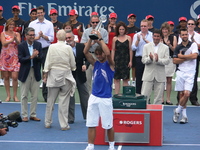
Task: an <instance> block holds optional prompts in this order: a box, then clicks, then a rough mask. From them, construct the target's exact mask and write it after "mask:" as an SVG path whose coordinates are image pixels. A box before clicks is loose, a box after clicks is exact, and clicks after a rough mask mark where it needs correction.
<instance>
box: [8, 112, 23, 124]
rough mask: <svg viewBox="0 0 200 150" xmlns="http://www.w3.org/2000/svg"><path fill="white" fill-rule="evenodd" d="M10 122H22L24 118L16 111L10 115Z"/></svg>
mask: <svg viewBox="0 0 200 150" xmlns="http://www.w3.org/2000/svg"><path fill="white" fill-rule="evenodd" d="M8 120H11V121H17V122H22V118H21V116H20V112H19V111H14V112H12V113H10V114H8Z"/></svg>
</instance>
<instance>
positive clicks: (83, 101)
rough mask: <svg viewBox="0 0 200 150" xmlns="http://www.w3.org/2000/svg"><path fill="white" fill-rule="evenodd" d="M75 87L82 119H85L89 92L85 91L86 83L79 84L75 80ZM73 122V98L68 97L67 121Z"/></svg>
mask: <svg viewBox="0 0 200 150" xmlns="http://www.w3.org/2000/svg"><path fill="white" fill-rule="evenodd" d="M76 85H77V90H78V93H79V98H80V103H81V110H82V114H83V119H86V116H87V107H88V99H89V92H88V89H87V85H86V83H81V82H80V81H79V80H78V78H76ZM74 120H75V96H73V97H70V103H69V114H68V121H69V122H70V121H73V122H74Z"/></svg>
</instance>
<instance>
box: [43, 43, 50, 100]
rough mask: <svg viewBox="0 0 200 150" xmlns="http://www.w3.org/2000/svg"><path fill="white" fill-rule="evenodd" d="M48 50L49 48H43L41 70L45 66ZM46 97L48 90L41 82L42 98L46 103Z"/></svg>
mask: <svg viewBox="0 0 200 150" xmlns="http://www.w3.org/2000/svg"><path fill="white" fill-rule="evenodd" d="M48 48H49V47H45V48H43V49H42V68H43V69H44V64H45V60H46V56H47V52H48ZM47 95H48V89H47V87H46V83H44V82H43V85H42V96H43V98H44V101H45V102H47Z"/></svg>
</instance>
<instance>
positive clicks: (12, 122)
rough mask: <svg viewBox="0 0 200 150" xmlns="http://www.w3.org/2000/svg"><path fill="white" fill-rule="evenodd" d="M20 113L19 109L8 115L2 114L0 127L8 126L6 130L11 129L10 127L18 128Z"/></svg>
mask: <svg viewBox="0 0 200 150" xmlns="http://www.w3.org/2000/svg"><path fill="white" fill-rule="evenodd" d="M20 118H21V117H20V113H19V112H18V111H16V112H13V113H10V114H9V115H8V116H4V115H3V114H0V129H2V128H6V131H9V128H8V127H13V128H16V127H17V126H18V123H17V121H18V122H19V121H20Z"/></svg>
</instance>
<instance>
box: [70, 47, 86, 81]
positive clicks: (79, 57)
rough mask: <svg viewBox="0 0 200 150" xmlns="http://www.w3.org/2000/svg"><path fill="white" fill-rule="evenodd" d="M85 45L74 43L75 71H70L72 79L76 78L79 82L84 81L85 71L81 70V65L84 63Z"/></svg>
mask: <svg viewBox="0 0 200 150" xmlns="http://www.w3.org/2000/svg"><path fill="white" fill-rule="evenodd" d="M84 47H85V45H84V44H83V43H76V56H75V61H76V71H72V74H73V76H74V79H76V80H77V79H78V80H79V81H80V83H85V82H86V80H87V79H86V73H85V72H83V71H82V66H83V65H84V64H85V63H86V61H87V60H86V58H85V55H84V53H83V50H84Z"/></svg>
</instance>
